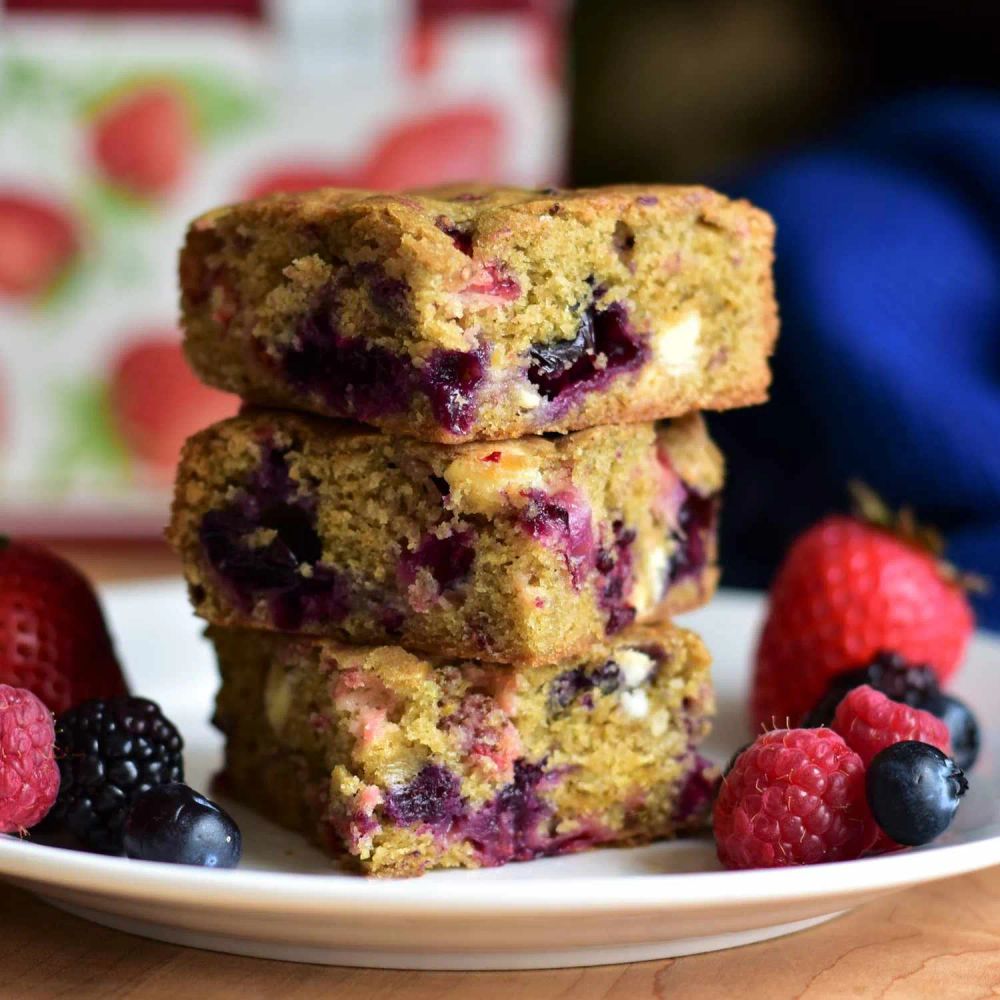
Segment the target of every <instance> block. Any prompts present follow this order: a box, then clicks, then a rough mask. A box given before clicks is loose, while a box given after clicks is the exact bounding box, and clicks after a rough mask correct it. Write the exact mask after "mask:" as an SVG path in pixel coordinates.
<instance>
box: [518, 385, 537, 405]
mask: <svg viewBox="0 0 1000 1000" xmlns="http://www.w3.org/2000/svg"><path fill="white" fill-rule="evenodd" d="M517 405H518V406H520V407H521V409H522V410H537V409H538V407H539V406H541V405H542V396H541V393H540V392H539V391H538V390H537V389H536V388H535V387H534V386H533V385H522V386H518V389H517Z"/></svg>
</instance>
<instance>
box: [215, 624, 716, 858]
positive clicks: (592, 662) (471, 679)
mask: <svg viewBox="0 0 1000 1000" xmlns="http://www.w3.org/2000/svg"><path fill="white" fill-rule="evenodd" d="M209 637H210V638H211V640H212V642H213V643H214V644H215V647H216V650H217V653H218V656H219V664H220V669H221V672H222V677H223V683H222V688H221V691H220V693H219V698H218V703H217V710H216V715H215V722H216V724H217V725H218V726H219V728H220V729H222V731H223V732H224V733H225V735H226V743H227V746H226V772H225V779H224V780H225V781H226V783H227V784H226V788H227V792H228V793H229V794H232V795H235V796H236V797H237V798H240V799H241V800H243V801H245V802H248V803H249V804H251V805H253V806H255V807H256V808H258V809H260V810H261V811H262V812H264V814H265V815H266V816H268V817H269V818H270V819H273V820H275V821H277V822H279V823H281V824H283V825H285V826H288V827H291V828H293V829H296V830H300V831H302V832H304V833H305V834H306V835H307V836H310V837H311V838H312V839H314V840H315V841H316V842H317V843H318V844H319V845H320V846H321V847H324V848H325V849H327V850H328V851H330V852H331V853H333V854H335V855H337V856H339V857H345V859H346V860H347V861H348V862H349V863H351V864H353V865H355V866H360V867H361V868H362V869H363V870H364V871H365V872H366V873H368V874H372V875H376V876H389V877H407V876H413V875H419V874H422V873H423V872H424V871H426V870H427V869H429V868H435V867H479V866H481V865H484V864H497V863H503V862H505V861H508V860H518V859H524V858H527V857H531V856H534V855H535V854H536V853H559V852H560V851H561V850H563V849H579V847H582V846H585V845H587V844H590V845H593V846H600V845H602V844H611V843H641V842H645V841H648V840H651V839H658V838H662V837H668V836H673V835H676V834H677V833H681V832H684V831H685V830H688V829H692V828H695V827H697V826H699V825H700V824H701V823H702V822H703V821H704V818H705V815H706V811H707V808H708V806H709V803H710V782H711V780H712V777H713V773H714V772H713V770H712V769H710V768H708V767H707V762H705V761H704V760H703V759H701V758H700V757H699V756H698V754H697V752H696V748H697V746H698V744H699V743H700V741H701V740H702V739H703V738H704V736H705V735H706V734H707V732H708V729H709V724H710V720H711V716H712V714H713V707H714V706H713V697H712V689H711V683H710V679H709V672H708V669H709V656H708V653H707V651H706V650H705V647H704V645H703V644H702V642H701V641H700V639H699V638H698V637H697V636H696V635H694V634H693V633H691V632H687V631H685V630H683V629H679V628H676V627H675V626H673V625H669V624H661V625H655V626H642V627H634V628H632V629H629V630H627V631H626V632H624V633H622V634H621V635H619V636H617V637H615V638H614V639H612V640H609V641H606V642H599V643H596V644H595V645H594V647H593V648H592V649H591V650H590V651H589V652H588V653H587V654H586V655H585V656H582V657H579V658H568V659H565V660H563V661H561V662H558V663H547V664H544V665H541V666H540V667H538V668H536V669H533V670H530V671H522V670H519V669H517V668H512V667H499V666H498V667H491V668H488V669H484V668H483V667H482V666H481V665H479V664H477V663H469V662H461V661H456V660H448V659H443V658H441V657H434V658H421V657H418V656H414V655H413V654H411V653H409V652H406V651H405V650H402V649H400V648H398V647H386V646H382V647H374V648H373V647H355V646H344V645H340V644H338V643H335V642H332V641H330V640H309V639H302V638H298V637H292V636H281V635H275V634H272V635H261V634H259V633H251V632H243V631H239V630H228V629H219V628H212V629H210V630H209ZM595 672H596V673H595ZM597 678H600V680H598V679H597ZM427 768H431V769H433V775H434V781H435V787H436V789H437V796H436V800H437V802H438V803H442V800H446V801H447V803H449V804H448V805H447V808H448V810H450V812H448V813H445V814H441V813H435V816H434V817H433V821H432V822H422V821H421V817H420V816H407V815H405V813H406V812H407V810H401V809H400V808H399V802H400V799H399V798H397V796H399V795H400V793H401V792H402V793H403V796H404V798H405V790H406V788H407V787H408V786H410V784H411V783H412V782H414V781H415V780H416V781H419V780H420V776H421V775H422V774H423V773H424V772H425V770H426V769H427ZM689 780H693V781H694V782H695V787H694V789H693V791H694V794H692V793H691V791H686V789H687V782H688V781H689ZM449 789H450V790H452V791H449ZM512 794H514V795H517V796H520V799H519V801H520V803H521V807H520V808H517V807H515V808H514V809H513V810H511V811H507V810H505V809H504V808H503V807H501V808H500V809H497V808H496V806H497V804H498V803H503V802H504V801H508V800H507V799H505V796H511V795H512ZM699 795H700V802H699V801H698V799H699ZM432 808H433V807H432ZM466 831H468V832H469V835H468V836H467V835H466Z"/></svg>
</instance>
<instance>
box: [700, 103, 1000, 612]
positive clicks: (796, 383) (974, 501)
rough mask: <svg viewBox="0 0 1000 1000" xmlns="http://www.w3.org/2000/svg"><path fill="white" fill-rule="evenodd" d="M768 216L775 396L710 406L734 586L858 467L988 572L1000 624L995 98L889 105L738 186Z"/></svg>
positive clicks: (833, 502) (999, 151) (999, 214)
mask: <svg viewBox="0 0 1000 1000" xmlns="http://www.w3.org/2000/svg"><path fill="white" fill-rule="evenodd" d="M728 187H729V188H730V190H732V191H733V193H736V194H740V195H745V196H746V197H748V198H750V199H751V200H753V201H754V202H756V203H757V204H759V205H761V206H763V207H764V208H766V209H767V210H768V211H770V212H771V213H772V214H773V215H774V217H775V219H776V221H777V224H778V242H777V286H778V301H779V304H780V308H781V316H782V332H781V338H780V341H779V347H778V352H777V356H776V359H775V382H774V388H773V394H772V402H771V403H770V404H769V405H767V406H765V407H759V408H756V409H753V410H746V411H740V412H734V413H730V414H723V415H720V416H718V417H715V418H713V420H712V427H713V430H714V431H715V432H716V434H717V437H718V439H719V442H720V444H721V445H722V447H723V448H724V449H725V450H726V451H727V457H728V459H729V468H730V482H731V484H732V485H731V488H730V489H729V490H728V492H727V498H726V506H725V513H724V519H723V546H724V548H723V553H724V555H725V557H726V558H725V563H726V570H727V572H726V582H727V583H729V584H731V585H749V586H766V584H767V583H768V581H769V579H770V577H771V574H772V573H773V571H774V568H775V566H776V564H777V562H778V561H779V560H780V558H781V556H782V554H783V553H784V551H785V549H786V548H787V546H788V544H789V543H790V542H791V540H792V538H793V537H794V536H795V535H796V534H797V533H798V532H800V531H801V530H802V529H803V528H804V527H806V526H807V525H809V524H810V523H812V522H813V521H815V520H817V519H818V518H820V517H821V516H822V515H823V514H824V513H827V512H829V511H831V510H835V509H844V507H845V505H846V502H847V498H846V492H845V484H846V482H847V481H848V480H849V479H851V478H853V477H856V478H860V479H862V480H864V481H865V482H866V483H868V484H869V485H870V486H872V487H874V488H875V489H876V490H877V491H878V492H879V493H880V494H881V495H882V496H883V497H884V498H885V499H886V500H887V501H889V502H890V503H892V504H893V505H895V506H898V505H900V504H904V503H905V504H910V505H912V506H913V507H915V508H916V510H917V513H918V515H919V516H920V517H921V519H922V520H926V521H928V522H930V523H932V524H934V525H936V526H937V527H939V528H940V529H941V530H942V531H943V532H945V534H946V535H947V537H948V539H949V541H950V546H949V550H948V554H949V556H950V558H951V559H952V561H954V562H955V563H956V564H958V565H960V566H961V567H962V568H964V569H967V570H975V571H978V572H980V573H982V574H985V575H987V576H989V577H991V578H992V579H993V583H994V587H993V590H992V593H991V594H989V595H988V596H987V597H986V598H983V599H979V600H977V611H978V612H979V615H980V621H981V623H982V624H984V625H986V626H990V627H993V628H1000V97H998V96H996V95H992V94H985V93H970V92H965V91H961V92H958V91H947V92H934V93H928V94H922V95H915V96H912V97H909V98H906V99H903V100H897V101H895V102H893V103H890V104H888V105H885V106H882V107H880V108H878V109H877V110H875V111H873V112H871V113H869V114H867V115H866V116H865V117H864V118H863V119H862V120H860V121H858V122H856V123H853V124H852V125H850V126H848V127H846V128H844V129H843V130H842V131H841V132H840V133H839V134H837V135H834V136H833V137H831V139H830V140H828V141H827V142H825V143H823V144H821V145H817V146H814V147H812V148H809V149H806V150H803V151H801V152H795V153H790V154H788V155H785V156H783V157H780V158H779V159H777V160H776V161H775V162H773V163H771V164H768V165H766V166H764V167H763V168H761V169H760V170H759V171H758V172H756V173H755V174H753V175H752V176H750V177H746V178H744V179H742V180H741V181H739V182H738V183H737V184H735V185H728Z"/></svg>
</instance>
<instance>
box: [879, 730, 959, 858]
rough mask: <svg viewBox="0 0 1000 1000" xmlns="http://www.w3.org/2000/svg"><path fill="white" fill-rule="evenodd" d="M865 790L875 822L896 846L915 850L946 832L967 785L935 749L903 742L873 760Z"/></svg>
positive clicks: (955, 766) (953, 766)
mask: <svg viewBox="0 0 1000 1000" xmlns="http://www.w3.org/2000/svg"><path fill="white" fill-rule="evenodd" d="M866 787H867V792H868V805H869V807H870V808H871V811H872V815H873V816H874V817H875V822H876V823H878V825H879V826H880V827H881V828H882V829H883V830H884V831H885V832H886V833H887V834H888V835H889V836H890V837H891V838H892V839H893V840H895V841H896V843H897V844H904V845H906V846H907V847H917V846H919V845H920V844H929V843H930V842H931V841H932V840H933V839H934V838H935V837H938V836H940V835H941V834H942V833H944V831H945V830H947V829H948V826H949V824H950V823H951V821H952V819H953V818H954V816H955V812H956V811H957V810H958V803H959V800H960V799H961V798H962V796H963V795H964V794H965V793H966V792H967V791H968V789H969V783H968V781H966V778H965V774H964V773H963V772H962V769H961V768H960V767H959V766H958V765H957V764H956V763H955V762H954V761H953V760H952V759H951V758H950V757H946V756H945V755H944V754H943V753H941V751H940V750H938V748H937V747H932V746H931V745H930V744H929V743H919V742H917V741H916V740H904V741H903V742H902V743H894V744H892V746H888V747H886V748H885V749H884V750H882V751H881V752H879V753H878V754H876V755H875V758H874V760H872V762H871V764H870V765H869V767H868V774H867V777H866Z"/></svg>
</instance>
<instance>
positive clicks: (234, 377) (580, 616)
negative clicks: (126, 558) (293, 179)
mask: <svg viewBox="0 0 1000 1000" xmlns="http://www.w3.org/2000/svg"><path fill="white" fill-rule="evenodd" d="M772 243H773V226H772V224H771V221H770V219H769V218H768V217H767V216H766V215H765V214H764V213H763V212H760V211H758V210H757V209H755V208H753V207H752V206H750V205H748V204H746V203H744V202H733V201H729V200H727V199H726V198H724V197H723V196H721V195H718V194H715V193H714V192H711V191H708V190H706V189H703V188H696V187H643V188H634V187H612V188H604V189H594V190H580V191H569V190H552V189H548V190H543V191H525V190H503V189H484V188H476V187H460V188H459V187H455V188H448V189H437V190H434V191H428V192H423V193H412V194H406V195H380V194H372V193H368V192H359V191H339V190H321V191H316V192H311V193H308V194H296V195H278V196H273V197H270V198H266V199H262V200H259V201H253V202H248V203H244V204H241V205H236V206H232V207H227V208H223V209H219V210H218V211H214V212H211V213H209V214H208V215H205V216H203V217H202V218H200V219H198V220H196V221H195V222H194V223H193V224H192V226H191V228H190V231H189V233H188V238H187V242H186V245H185V247H184V250H183V252H182V255H181V285H182V310H183V320H184V327H185V333H186V348H187V352H188V356H189V358H190V360H191V362H192V364H193V366H194V368H195V370H196V371H197V372H198V374H199V375H200V376H201V378H203V379H204V380H205V381H206V382H208V383H209V384H211V385H214V386H218V387H220V388H223V389H227V390H230V391H232V392H236V393H238V394H239V395H240V396H241V397H242V398H243V399H244V400H245V401H246V403H247V404H248V405H247V407H246V408H245V409H244V410H243V412H242V413H241V414H240V415H239V416H238V417H235V418H233V419H231V420H227V421H225V422H223V423H219V424H216V425H214V426H212V427H209V428H207V429H206V430H204V431H202V432H201V433H200V434H198V435H196V436H195V437H194V438H192V439H191V441H190V442H189V443H188V445H187V448H186V450H185V453H184V457H183V459H182V462H181V466H180V469H179V472H178V480H177V492H176V499H175V503H174V510H173V518H172V524H171V527H170V529H169V535H170V538H171V540H172V542H173V544H174V545H175V546H176V548H177V550H178V552H179V553H180V555H181V557H182V559H183V562H184V569H185V573H186V576H187V581H188V584H189V588H190V594H191V599H192V602H193V604H194V607H195V609H196V611H197V613H198V614H199V615H201V616H202V617H203V618H205V619H206V620H207V621H208V622H209V623H210V628H209V633H208V634H209V636H210V638H211V640H212V642H213V643H214V645H215V649H216V651H217V654H218V659H219V666H220V669H221V673H222V689H221V691H220V694H219V697H218V703H217V709H216V723H217V725H218V726H219V727H220V728H221V730H222V731H223V732H224V734H225V736H226V765H225V776H224V780H225V782H226V785H225V787H226V790H227V791H228V793H229V794H231V795H232V796H234V797H236V798H238V799H242V800H244V801H246V802H248V803H250V804H252V805H254V806H256V807H257V808H258V809H260V810H261V811H262V812H263V813H264V814H265V815H267V816H269V817H271V818H273V819H275V820H277V821H278V822H280V823H283V824H285V825H288V826H291V827H293V828H295V829H299V830H302V831H304V832H305V833H307V834H308V835H309V836H311V837H312V838H313V839H315V840H316V841H317V842H319V843H320V844H322V845H323V846H324V847H326V848H328V849H329V850H330V851H331V852H332V853H334V854H336V855H338V856H346V857H347V858H350V859H353V861H354V862H355V863H356V864H360V866H361V867H362V868H363V869H364V870H365V871H367V872H369V873H372V874H376V875H414V874H419V873H421V872H423V871H425V870H426V869H428V868H431V867H454V866H465V867H479V866H486V865H496V864H502V863H504V862H506V861H511V860H524V859H528V858H535V857H539V856H542V855H551V854H559V853H563V852H568V851H576V850H581V849H584V848H587V847H591V846H595V845H601V844H620V843H635V842H642V841H648V840H651V839H654V838H661V837H669V836H672V835H674V834H676V833H679V832H682V831H686V830H689V829H692V828H695V827H697V826H698V825H699V824H700V823H701V822H702V820H703V819H704V816H705V814H706V811H707V809H708V806H709V803H710V798H711V791H712V782H713V780H714V777H715V775H716V772H715V771H714V770H713V769H712V767H711V765H710V764H709V763H708V762H707V761H706V760H705V759H704V758H703V757H701V756H700V755H699V753H698V745H699V742H700V741H701V740H702V738H703V737H704V735H705V733H706V731H707V729H708V726H709V722H710V718H711V714H712V709H713V696H712V686H711V681H710V677H709V670H708V666H709V657H708V655H707V653H706V651H705V648H704V646H703V645H702V643H701V641H700V639H699V638H698V637H697V636H695V635H694V634H693V633H691V632H689V631H685V630H684V629H681V628H678V627H677V626H675V625H673V624H672V623H671V621H670V617H671V615H673V614H674V613H676V612H680V611H684V610H687V609H690V608H694V607H696V606H698V605H700V604H702V603H704V602H705V601H706V600H708V598H709V597H710V596H711V594H712V591H713V589H714V587H715V583H716V579H717V574H718V571H717V566H716V534H715V532H716V517H717V511H718V506H719V495H720V490H721V487H722V481H723V468H722V459H721V456H720V454H719V452H718V451H717V449H716V448H715V446H714V445H713V444H712V442H711V440H710V439H709V437H708V434H707V433H706V430H705V426H704V424H703V422H702V418H701V416H700V415H699V412H698V411H700V410H707V409H725V408H729V407H734V406H743V405H749V404H753V403H758V402H761V401H762V400H763V399H764V398H765V396H766V392H767V386H768V381H769V371H768V357H769V355H770V353H771V350H772V348H773V345H774V340H775V336H776V332H777V315H776V309H775V304H774V295H773V286H772V278H771V263H772ZM656 421H659V422H658V423H657V422H656Z"/></svg>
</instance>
